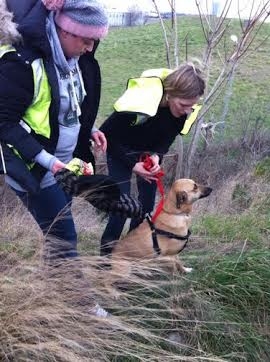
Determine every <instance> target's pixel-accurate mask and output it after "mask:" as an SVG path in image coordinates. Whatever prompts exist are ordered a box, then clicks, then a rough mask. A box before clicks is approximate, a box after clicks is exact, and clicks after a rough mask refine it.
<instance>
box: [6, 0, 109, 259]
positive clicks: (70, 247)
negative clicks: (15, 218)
mask: <svg viewBox="0 0 270 362" xmlns="http://www.w3.org/2000/svg"><path fill="white" fill-rule="evenodd" d="M3 21H5V23H3V24H2V22H3ZM0 22H1V24H0V37H1V32H3V31H4V32H5V35H6V36H5V37H2V38H0V41H1V39H2V40H3V39H5V44H3V41H2V42H0V59H1V67H0V104H1V114H0V146H1V147H0V153H1V158H0V172H1V169H2V173H4V174H5V180H6V182H7V183H8V184H9V185H10V186H11V188H12V189H13V190H14V191H15V192H16V194H17V195H18V196H19V198H20V199H21V200H22V202H23V203H24V205H25V206H26V207H27V209H28V210H29V211H30V213H31V214H32V215H33V217H34V219H35V220H36V222H37V223H38V225H39V227H40V228H41V230H42V232H43V233H44V236H45V238H46V244H45V248H44V250H46V252H47V254H46V255H44V257H45V260H46V262H48V263H50V264H54V262H56V261H57V260H58V261H59V260H63V259H67V258H69V259H70V258H74V257H75V259H74V260H76V257H77V255H78V253H77V233H76V229H75V225H74V221H73V217H72V213H71V201H72V195H70V194H67V193H66V192H65V191H64V190H63V189H62V188H61V187H60V186H59V185H58V183H57V182H56V179H55V177H54V174H55V173H56V172H57V171H58V170H61V169H62V168H65V166H66V164H68V163H69V162H70V161H71V160H72V159H73V158H75V157H77V158H79V159H80V160H83V161H84V162H85V164H88V163H89V162H92V163H94V159H93V155H92V153H91V149H90V144H91V142H90V139H92V140H93V141H94V142H95V143H96V145H98V146H99V147H101V149H102V150H103V151H105V150H106V145H107V142H106V138H105V136H104V133H103V132H101V131H99V130H97V128H95V127H94V122H95V118H96V115H97V112H98V107H99V100H100V86H101V79H100V68H99V64H98V62H97V60H96V59H95V51H96V48H97V46H98V44H99V40H100V39H102V38H104V37H105V36H106V34H107V32H108V18H107V15H106V12H105V10H104V8H103V6H102V5H101V4H100V3H99V2H98V1H96V0H65V1H64V0H20V1H18V0H4V1H3V6H1V7H0ZM10 145H11V146H12V147H13V148H12V149H14V151H15V152H13V151H12V149H11V148H10ZM90 169H91V168H90ZM50 240H54V243H53V245H51V244H50ZM55 240H57V243H56V242H55ZM58 241H59V242H58Z"/></svg>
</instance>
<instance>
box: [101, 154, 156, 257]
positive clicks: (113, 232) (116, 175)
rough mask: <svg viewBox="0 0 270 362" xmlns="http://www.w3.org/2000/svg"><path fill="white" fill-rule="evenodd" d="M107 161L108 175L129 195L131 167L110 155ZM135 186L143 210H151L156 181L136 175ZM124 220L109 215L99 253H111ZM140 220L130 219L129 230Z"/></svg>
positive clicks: (123, 218)
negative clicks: (150, 181)
mask: <svg viewBox="0 0 270 362" xmlns="http://www.w3.org/2000/svg"><path fill="white" fill-rule="evenodd" d="M107 163H108V170H109V175H110V176H111V177H112V178H113V179H114V180H116V181H117V182H118V184H119V187H120V190H121V192H122V193H126V194H128V195H130V188H131V176H132V169H131V168H129V167H127V166H126V165H125V164H124V163H123V162H122V161H120V160H118V159H116V158H113V157H111V156H110V155H107ZM137 187H138V193H139V196H138V199H139V201H140V202H141V203H142V206H143V210H144V212H145V213H148V212H151V211H152V210H153V208H154V204H155V195H156V189H157V187H156V182H155V181H152V183H149V182H147V181H145V180H144V179H143V178H141V177H139V176H138V177H137ZM125 222H126V218H125V217H121V216H115V215H110V216H109V221H108V223H107V226H106V228H105V230H104V233H103V235H102V238H101V247H100V254H101V255H103V256H105V255H110V254H111V252H112V249H113V246H114V243H115V241H117V240H118V239H119V238H120V236H121V233H122V230H123V227H124V224H125ZM141 222H142V219H132V220H131V223H130V229H129V231H131V230H133V229H134V228H136V227H137V226H138V225H139V224H140V223H141Z"/></svg>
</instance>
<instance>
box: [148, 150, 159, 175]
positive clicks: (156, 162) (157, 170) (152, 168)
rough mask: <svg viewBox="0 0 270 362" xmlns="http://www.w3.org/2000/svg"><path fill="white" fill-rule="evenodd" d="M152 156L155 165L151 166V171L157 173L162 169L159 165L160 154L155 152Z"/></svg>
mask: <svg viewBox="0 0 270 362" xmlns="http://www.w3.org/2000/svg"><path fill="white" fill-rule="evenodd" d="M150 158H151V160H152V163H153V166H152V167H151V168H150V170H149V171H150V172H152V174H157V173H158V172H159V171H160V169H161V167H160V165H159V156H158V155H157V154H156V153H155V154H153V155H151V156H150Z"/></svg>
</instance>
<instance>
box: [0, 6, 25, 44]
mask: <svg viewBox="0 0 270 362" xmlns="http://www.w3.org/2000/svg"><path fill="white" fill-rule="evenodd" d="M18 6H19V5H18ZM17 27H18V25H17V24H16V23H15V22H14V21H13V13H12V12H10V11H9V10H8V8H7V4H6V1H5V0H1V2H0V45H8V44H15V43H18V42H20V41H21V35H20V33H19V32H18V30H17Z"/></svg>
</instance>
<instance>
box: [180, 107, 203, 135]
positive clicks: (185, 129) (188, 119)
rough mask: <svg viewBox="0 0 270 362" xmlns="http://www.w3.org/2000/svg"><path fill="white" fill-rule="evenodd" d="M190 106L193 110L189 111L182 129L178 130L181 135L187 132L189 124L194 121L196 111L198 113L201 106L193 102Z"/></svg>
mask: <svg viewBox="0 0 270 362" xmlns="http://www.w3.org/2000/svg"><path fill="white" fill-rule="evenodd" d="M192 108H193V112H191V113H190V115H189V116H188V118H187V119H186V122H185V124H184V127H183V129H182V130H181V131H180V134H181V135H186V134H188V132H189V131H190V128H191V126H192V125H193V123H194V122H195V121H196V119H197V117H198V113H199V111H200V109H201V108H202V106H201V105H198V104H195V105H194V106H193V107H192Z"/></svg>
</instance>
